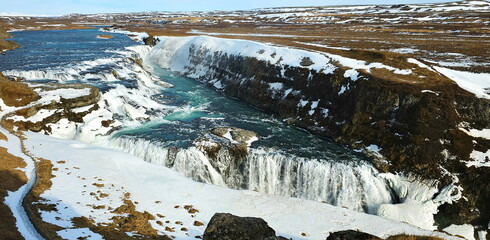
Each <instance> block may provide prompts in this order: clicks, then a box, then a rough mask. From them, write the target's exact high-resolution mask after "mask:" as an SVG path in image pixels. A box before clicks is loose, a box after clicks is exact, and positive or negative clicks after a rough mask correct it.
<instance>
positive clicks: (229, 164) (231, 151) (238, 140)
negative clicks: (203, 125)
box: [194, 127, 258, 187]
mask: <svg viewBox="0 0 490 240" xmlns="http://www.w3.org/2000/svg"><path fill="white" fill-rule="evenodd" d="M257 139H258V138H257V134H256V133H254V132H252V131H248V130H244V129H240V128H235V127H217V128H213V129H211V130H209V131H207V132H204V133H202V134H201V136H200V137H199V138H198V139H196V140H194V146H196V148H197V149H198V150H200V151H201V152H203V153H205V154H206V156H207V157H208V158H209V162H210V163H211V165H212V166H213V168H214V169H216V171H217V172H218V173H219V174H220V175H221V176H222V177H223V178H224V180H225V182H227V183H229V184H231V185H232V186H235V187H245V186H243V184H245V183H244V180H243V179H242V177H243V173H241V171H242V169H241V168H242V166H241V165H242V163H243V162H244V160H245V158H246V157H247V155H248V150H249V146H250V144H251V143H252V142H253V141H255V140H257Z"/></svg>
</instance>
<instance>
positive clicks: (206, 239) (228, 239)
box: [203, 213, 284, 240]
mask: <svg viewBox="0 0 490 240" xmlns="http://www.w3.org/2000/svg"><path fill="white" fill-rule="evenodd" d="M280 239H284V238H280V237H276V232H275V231H274V229H272V228H271V227H269V225H268V224H267V222H265V221H264V220H263V219H261V218H253V217H238V216H234V215H232V214H229V213H216V214H214V216H213V217H212V218H211V220H210V221H209V224H208V226H207V227H206V231H205V232H204V236H203V240H280Z"/></svg>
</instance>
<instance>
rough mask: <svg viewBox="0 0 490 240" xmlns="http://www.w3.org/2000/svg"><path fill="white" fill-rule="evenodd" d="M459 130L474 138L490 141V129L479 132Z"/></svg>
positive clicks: (475, 130) (476, 130)
mask: <svg viewBox="0 0 490 240" xmlns="http://www.w3.org/2000/svg"><path fill="white" fill-rule="evenodd" d="M459 129H460V130H461V131H463V132H465V133H466V134H468V135H470V136H472V137H475V138H485V139H488V140H490V129H482V130H478V129H469V130H466V129H464V128H459Z"/></svg>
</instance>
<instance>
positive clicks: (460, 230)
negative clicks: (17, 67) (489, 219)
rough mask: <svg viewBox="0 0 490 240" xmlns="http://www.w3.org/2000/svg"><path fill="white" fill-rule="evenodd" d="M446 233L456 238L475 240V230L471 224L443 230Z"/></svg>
mask: <svg viewBox="0 0 490 240" xmlns="http://www.w3.org/2000/svg"><path fill="white" fill-rule="evenodd" d="M443 231H444V232H447V233H449V234H451V235H454V236H461V237H463V238H465V239H466V240H475V237H474V234H475V228H474V227H473V226H471V225H469V224H464V225H454V224H453V225H451V226H449V227H447V228H444V229H443Z"/></svg>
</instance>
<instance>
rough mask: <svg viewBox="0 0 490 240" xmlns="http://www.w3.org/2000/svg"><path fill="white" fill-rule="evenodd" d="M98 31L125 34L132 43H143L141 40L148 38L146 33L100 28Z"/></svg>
mask: <svg viewBox="0 0 490 240" xmlns="http://www.w3.org/2000/svg"><path fill="white" fill-rule="evenodd" d="M99 31H101V32H110V33H120V34H125V35H128V36H129V37H130V38H131V39H133V40H134V41H136V42H140V43H143V40H144V39H145V38H148V37H149V36H150V35H148V33H146V32H130V31H125V30H120V29H117V28H101V29H99Z"/></svg>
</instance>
